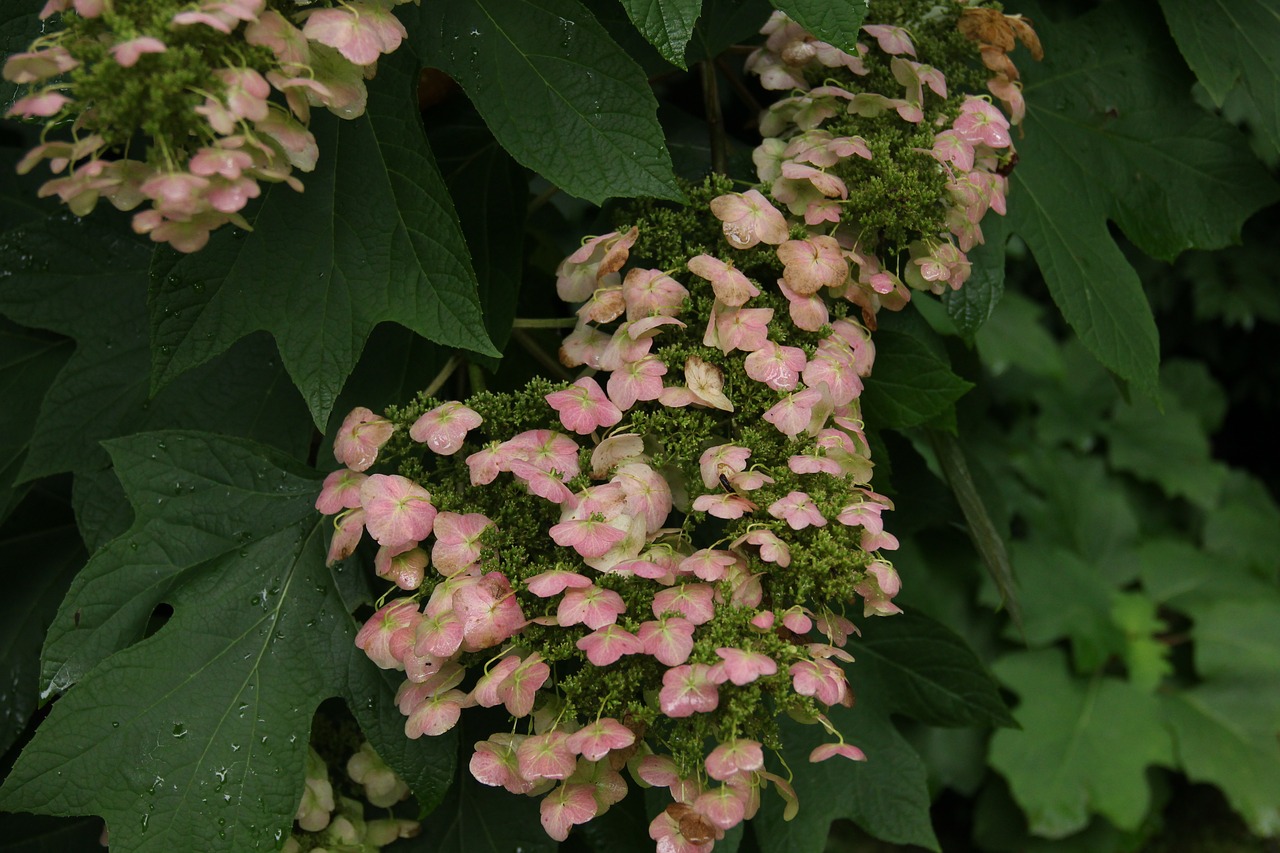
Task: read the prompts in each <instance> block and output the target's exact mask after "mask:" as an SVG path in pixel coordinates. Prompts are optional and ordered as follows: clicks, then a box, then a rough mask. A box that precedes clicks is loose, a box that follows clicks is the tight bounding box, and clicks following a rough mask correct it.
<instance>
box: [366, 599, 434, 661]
mask: <svg viewBox="0 0 1280 853" xmlns="http://www.w3.org/2000/svg"><path fill="white" fill-rule="evenodd" d="M421 621H422V614H421V613H419V612H418V605H417V602H415V601H413V600H412V599H408V598H397V599H395V600H394V601H392V602H391V603H389V604H387V605H385V606H383V607H382V608H381V609H379V610H378V612H377V613H374V614H373V615H372V616H370V617H369V621H367V622H365V623H364V625H363V626H362V627H361V628H360V631H359V632H358V633H357V634H356V648H357V649H360V650H361V651H363V652H364V653H365V654H366V655H368V656H369V660H371V661H373V662H374V663H376V664H377V665H378V666H379V667H381V668H382V669H404V664H403V663H402V662H401V658H402V657H404V653H405V651H406V650H407V649H409V648H412V646H413V637H414V631H416V630H417V627H418V623H419V622H421Z"/></svg>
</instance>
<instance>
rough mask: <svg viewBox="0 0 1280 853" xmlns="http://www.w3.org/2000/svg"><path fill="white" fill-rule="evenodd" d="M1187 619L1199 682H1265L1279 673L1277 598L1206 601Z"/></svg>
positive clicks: (1279, 611)
mask: <svg viewBox="0 0 1280 853" xmlns="http://www.w3.org/2000/svg"><path fill="white" fill-rule="evenodd" d="M1191 615H1192V617H1193V618H1194V619H1195V633H1194V636H1195V641H1196V645H1195V658H1196V672H1197V674H1199V675H1200V677H1201V678H1208V679H1213V678H1218V679H1227V678H1240V679H1246V678H1250V677H1253V678H1264V679H1265V678H1268V677H1274V675H1275V673H1277V672H1280V594H1277V593H1275V592H1272V593H1271V594H1270V595H1259V596H1257V597H1255V598H1252V599H1249V600H1245V601H1239V600H1220V601H1209V602H1207V603H1206V604H1205V605H1204V606H1200V607H1196V608H1195V609H1194V610H1192V611H1191Z"/></svg>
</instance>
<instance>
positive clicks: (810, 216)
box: [804, 198, 840, 225]
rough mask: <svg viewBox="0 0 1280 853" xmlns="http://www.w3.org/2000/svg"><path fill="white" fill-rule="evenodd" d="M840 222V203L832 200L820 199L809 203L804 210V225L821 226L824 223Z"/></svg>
mask: <svg viewBox="0 0 1280 853" xmlns="http://www.w3.org/2000/svg"><path fill="white" fill-rule="evenodd" d="M839 221H840V203H839V202H837V201H833V200H832V199H829V198H827V199H820V200H818V201H811V202H809V204H808V206H807V207H806V208H805V209H804V224H805V225H821V224H822V223H824V222H831V223H837V222H839Z"/></svg>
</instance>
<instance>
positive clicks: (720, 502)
mask: <svg viewBox="0 0 1280 853" xmlns="http://www.w3.org/2000/svg"><path fill="white" fill-rule="evenodd" d="M693 508H694V509H695V510H697V511H698V512H705V513H707V514H708V515H713V516H715V517H716V518H725V519H735V518H742V516H743V515H745V514H746V513H748V512H755V511H756V510H757V509H759V507H757V506H756V505H755V504H753V503H752V502H751V501H749V500H747V499H746V498H744V497H743V496H742V495H737V494H719V495H699V496H698V497H697V498H695V499H694V501H693Z"/></svg>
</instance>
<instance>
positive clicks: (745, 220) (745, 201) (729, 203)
mask: <svg viewBox="0 0 1280 853" xmlns="http://www.w3.org/2000/svg"><path fill="white" fill-rule="evenodd" d="M711 212H712V213H713V214H715V217H716V218H717V219H719V220H720V221H721V222H722V223H724V224H723V226H722V227H723V229H724V236H725V239H726V240H728V241H729V245H731V246H733V247H734V248H735V249H750V248H751V247H752V246H755V245H758V244H759V243H769V244H771V245H774V246H776V245H778V244H779V243H781V242H783V241H784V240H786V239H787V221H786V220H785V219H784V218H783V216H782V214H781V213H779V212H778V209H777V208H775V207H774V206H773V205H772V204H770V203H769V200H768V199H766V198H765V197H764V196H763V195H761V194H760V192H759V190H747V191H746V192H745V193H728V194H727V195H722V196H717V197H716V198H713V199H712V200H711ZM699 275H701V273H699Z"/></svg>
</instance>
